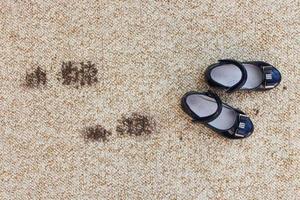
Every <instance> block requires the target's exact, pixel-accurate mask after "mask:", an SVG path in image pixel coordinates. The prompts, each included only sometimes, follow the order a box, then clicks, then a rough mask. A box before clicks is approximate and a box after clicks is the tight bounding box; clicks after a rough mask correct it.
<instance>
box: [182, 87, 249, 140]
mask: <svg viewBox="0 0 300 200" xmlns="http://www.w3.org/2000/svg"><path fill="white" fill-rule="evenodd" d="M181 106H182V109H183V111H184V112H185V113H187V114H188V115H189V116H190V117H192V118H193V121H195V122H201V123H203V124H205V125H206V126H208V127H209V128H211V129H213V130H214V131H216V132H217V133H219V134H221V135H223V136H225V137H228V138H230V139H242V138H246V137H249V136H250V135H251V134H252V132H253V130H254V127H253V123H252V121H251V120H250V118H249V117H247V116H246V114H245V113H244V112H242V111H240V110H239V109H236V108H233V107H231V106H229V105H227V104H225V103H222V101H221V100H220V98H219V97H218V95H216V94H215V93H213V92H211V91H208V92H193V91H192V92H188V93H186V94H185V95H184V96H183V97H182V99H181Z"/></svg>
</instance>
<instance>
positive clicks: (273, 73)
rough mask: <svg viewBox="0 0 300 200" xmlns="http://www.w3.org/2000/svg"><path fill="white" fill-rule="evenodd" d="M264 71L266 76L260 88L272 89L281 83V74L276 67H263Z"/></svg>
mask: <svg viewBox="0 0 300 200" xmlns="http://www.w3.org/2000/svg"><path fill="white" fill-rule="evenodd" d="M262 70H263V74H264V79H263V80H264V83H263V84H262V85H261V86H260V88H264V89H272V88H274V87H276V86H277V85H278V84H279V83H280V82H281V74H280V72H279V71H278V70H277V69H276V68H275V67H273V66H262Z"/></svg>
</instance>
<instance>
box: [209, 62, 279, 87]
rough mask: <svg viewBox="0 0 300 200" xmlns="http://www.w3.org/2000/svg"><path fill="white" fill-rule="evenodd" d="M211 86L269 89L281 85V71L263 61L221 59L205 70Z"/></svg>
mask: <svg viewBox="0 0 300 200" xmlns="http://www.w3.org/2000/svg"><path fill="white" fill-rule="evenodd" d="M205 78H206V81H207V82H208V84H209V85H210V86H213V87H219V88H222V89H226V90H227V92H234V91H236V90H239V89H240V90H269V89H272V88H275V87H276V86H277V85H279V83H280V81H281V74H280V72H279V71H278V70H277V69H276V68H275V67H274V66H272V65H270V64H269V63H266V62H263V61H250V62H239V61H236V60H230V59H226V60H219V62H218V63H215V64H212V65H210V66H209V67H208V68H207V69H206V72H205Z"/></svg>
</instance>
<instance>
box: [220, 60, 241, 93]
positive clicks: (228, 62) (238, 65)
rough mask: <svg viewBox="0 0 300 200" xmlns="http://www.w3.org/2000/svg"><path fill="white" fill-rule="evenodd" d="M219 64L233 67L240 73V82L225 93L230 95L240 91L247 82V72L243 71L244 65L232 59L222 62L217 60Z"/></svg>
mask: <svg viewBox="0 0 300 200" xmlns="http://www.w3.org/2000/svg"><path fill="white" fill-rule="evenodd" d="M219 62H220V64H232V65H235V66H237V67H238V68H239V69H240V70H241V72H242V77H241V80H239V82H237V83H236V84H235V85H233V86H231V87H230V88H229V89H228V90H227V91H226V92H228V93H232V92H234V91H236V90H238V89H240V88H241V87H242V86H243V85H244V84H245V82H246V81H247V70H246V69H245V67H244V65H243V64H242V63H240V62H239V61H237V60H233V59H223V60H219Z"/></svg>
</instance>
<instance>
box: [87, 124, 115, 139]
mask: <svg viewBox="0 0 300 200" xmlns="http://www.w3.org/2000/svg"><path fill="white" fill-rule="evenodd" d="M111 135H112V133H111V132H110V131H108V130H106V129H105V128H103V127H102V126H101V125H96V126H91V127H87V128H86V129H85V130H84V132H83V137H84V139H85V141H90V142H106V141H108V137H109V136H111Z"/></svg>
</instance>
